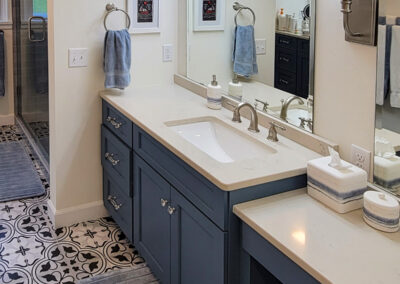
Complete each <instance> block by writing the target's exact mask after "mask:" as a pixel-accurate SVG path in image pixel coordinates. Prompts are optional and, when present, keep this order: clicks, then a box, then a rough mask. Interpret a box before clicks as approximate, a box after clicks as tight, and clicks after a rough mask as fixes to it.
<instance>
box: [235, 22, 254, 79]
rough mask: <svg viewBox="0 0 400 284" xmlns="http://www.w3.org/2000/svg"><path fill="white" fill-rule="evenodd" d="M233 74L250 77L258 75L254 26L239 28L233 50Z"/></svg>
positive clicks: (236, 30)
mask: <svg viewBox="0 0 400 284" xmlns="http://www.w3.org/2000/svg"><path fill="white" fill-rule="evenodd" d="M233 72H234V73H236V74H238V75H241V76H245V77H250V76H251V75H254V74H257V73H258V65H257V55H256V44H255V39H254V27H253V26H251V25H250V26H237V27H236V29H235V42H234V48H233Z"/></svg>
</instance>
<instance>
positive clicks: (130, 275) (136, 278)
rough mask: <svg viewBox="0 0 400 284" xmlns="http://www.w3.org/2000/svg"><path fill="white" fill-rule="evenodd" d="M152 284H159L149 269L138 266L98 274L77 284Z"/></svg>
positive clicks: (144, 266)
mask: <svg viewBox="0 0 400 284" xmlns="http://www.w3.org/2000/svg"><path fill="white" fill-rule="evenodd" d="M89 283H94V284H111V283H120V284H150V283H151V284H153V283H159V282H158V281H157V279H156V278H155V277H154V275H153V274H152V273H151V271H150V269H149V268H148V267H147V266H146V265H145V264H143V265H138V266H136V267H133V268H129V269H121V270H117V271H113V272H110V273H105V274H100V275H97V276H95V277H92V278H86V279H83V280H81V281H79V282H78V284H89Z"/></svg>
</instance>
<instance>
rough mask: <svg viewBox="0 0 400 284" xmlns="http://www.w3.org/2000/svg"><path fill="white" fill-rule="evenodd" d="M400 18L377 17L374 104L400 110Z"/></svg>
mask: <svg viewBox="0 0 400 284" xmlns="http://www.w3.org/2000/svg"><path fill="white" fill-rule="evenodd" d="M399 50H400V17H395V16H387V17H379V25H378V63H377V68H378V70H377V86H376V103H377V104H378V105H384V102H385V99H386V98H387V97H388V96H390V104H391V106H392V107H396V108H400V53H399V52H398V51H399Z"/></svg>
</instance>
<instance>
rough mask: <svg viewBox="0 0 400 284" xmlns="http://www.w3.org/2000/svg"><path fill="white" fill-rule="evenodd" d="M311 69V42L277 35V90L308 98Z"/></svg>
mask: <svg viewBox="0 0 400 284" xmlns="http://www.w3.org/2000/svg"><path fill="white" fill-rule="evenodd" d="M309 68H310V40H308V39H301V38H298V37H295V36H290V35H283V34H279V33H276V39H275V85H274V86H275V88H277V89H280V90H282V91H285V92H288V93H291V94H294V95H297V96H300V97H303V98H307V97H308V94H309V78H310V74H309V73H310V71H309Z"/></svg>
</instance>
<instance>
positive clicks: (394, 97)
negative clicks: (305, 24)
mask: <svg viewBox="0 0 400 284" xmlns="http://www.w3.org/2000/svg"><path fill="white" fill-rule="evenodd" d="M379 3H380V4H379V6H380V7H379V25H378V62H377V70H378V71H377V90H376V133H375V157H374V163H375V166H374V182H375V184H377V185H378V186H380V187H382V188H384V189H386V190H388V191H390V192H392V193H393V194H395V195H397V196H400V1H399V0H381V1H380V2H379Z"/></svg>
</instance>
